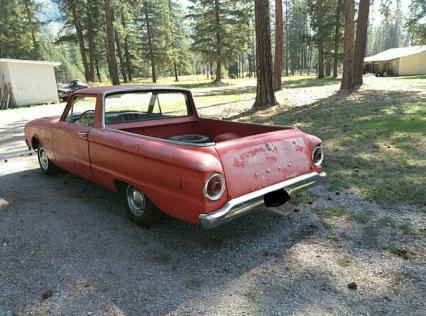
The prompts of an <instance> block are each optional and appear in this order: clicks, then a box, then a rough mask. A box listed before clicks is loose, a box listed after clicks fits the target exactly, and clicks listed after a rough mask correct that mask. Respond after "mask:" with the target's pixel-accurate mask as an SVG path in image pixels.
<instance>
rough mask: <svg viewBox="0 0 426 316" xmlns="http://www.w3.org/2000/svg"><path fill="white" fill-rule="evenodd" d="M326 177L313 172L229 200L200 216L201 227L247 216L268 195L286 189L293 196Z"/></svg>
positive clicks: (206, 227)
mask: <svg viewBox="0 0 426 316" xmlns="http://www.w3.org/2000/svg"><path fill="white" fill-rule="evenodd" d="M325 176H326V173H325V172H321V173H317V172H311V173H307V174H304V175H301V176H298V177H295V178H292V179H288V180H285V181H283V182H280V183H276V184H273V185H271V186H269V187H266V188H263V189H260V190H257V191H254V192H250V193H247V194H244V195H242V196H239V197H237V198H235V199H232V200H229V201H228V202H227V203H226V204H225V205H224V206H223V207H222V208H220V209H219V210H217V211H215V212H212V213H208V214H200V216H199V219H200V224H201V227H202V228H203V229H211V228H215V227H217V226H219V225H222V224H224V223H226V222H229V221H231V220H233V219H235V218H236V217H238V216H241V215H244V214H247V213H248V212H249V211H251V210H253V209H254V208H255V207H256V206H259V205H261V204H263V196H264V195H265V194H267V193H270V192H274V191H277V190H280V189H285V190H286V191H287V193H288V194H289V195H291V194H292V193H293V192H295V191H297V190H300V189H304V188H306V187H309V186H311V185H312V184H314V183H315V182H316V179H317V178H318V177H325Z"/></svg>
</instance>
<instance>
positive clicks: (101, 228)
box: [0, 156, 426, 315]
mask: <svg viewBox="0 0 426 316" xmlns="http://www.w3.org/2000/svg"><path fill="white" fill-rule="evenodd" d="M35 159H36V158H35V156H25V157H17V158H12V159H10V160H9V161H8V162H7V163H4V162H2V163H1V164H0V170H1V171H0V175H1V178H0V241H1V244H0V258H1V266H0V315H12V312H13V313H14V314H16V315H138V314H154V315H164V314H171V315H175V314H176V315H193V314H207V315H235V314H240V315H244V314H273V315H279V314H311V315H317V314H318V313H321V314H336V313H337V314H347V315H353V314H399V313H402V312H404V313H406V314H409V315H424V313H425V311H426V306H425V301H424V297H425V296H426V267H425V246H426V242H425V231H424V227H425V217H424V214H425V212H426V210H425V209H417V208H415V207H410V206H407V205H401V206H395V207H394V208H389V209H386V208H383V207H381V206H380V205H377V204H375V203H374V202H368V201H365V200H362V199H359V198H357V196H356V194H354V193H352V192H339V195H336V193H335V192H329V191H327V190H326V189H325V188H324V187H322V186H318V187H316V188H314V189H313V190H311V191H310V192H309V193H305V194H303V196H302V202H300V201H299V200H300V197H299V198H298V199H296V200H295V202H293V204H287V205H285V206H283V207H280V208H277V209H275V210H267V209H264V208H259V210H258V212H256V213H253V214H251V215H249V216H246V217H243V218H241V219H239V220H237V221H234V222H232V223H229V224H227V225H224V226H222V227H219V228H218V229H216V230H213V231H202V230H200V229H199V228H198V227H196V226H192V225H189V224H186V223H183V222H180V221H177V220H174V219H169V220H167V221H166V222H165V223H164V224H163V225H160V226H157V227H152V228H150V229H146V228H142V227H139V226H137V225H134V224H132V223H131V222H129V220H128V219H127V218H126V215H125V212H124V211H123V208H122V206H121V204H120V202H119V196H118V195H117V194H115V193H110V192H109V191H107V190H105V189H103V188H101V187H99V186H97V185H94V184H91V183H89V182H86V181H84V180H81V179H79V178H77V177H75V176H72V175H70V174H67V173H62V174H58V175H55V176H51V177H49V176H45V175H43V174H42V173H41V172H40V171H39V170H38V169H37V164H36V161H35ZM305 196H306V197H305ZM328 207H340V208H350V210H351V212H353V213H354V214H356V213H361V212H366V211H367V214H370V215H369V217H368V223H359V222H357V221H354V220H352V219H351V218H350V217H349V216H334V217H327V216H325V217H322V216H318V215H317V213H318V212H317V210H321V209H324V208H325V209H327V208H328ZM401 214H403V215H401ZM385 215H386V216H388V217H389V218H392V222H390V223H386V225H382V224H381V223H382V222H383V216H385ZM406 222H410V223H414V224H413V226H412V227H411V228H410V232H408V234H406V235H403V236H401V234H402V233H401V231H400V230H399V228H398V227H400V226H398V225H399V223H406ZM393 241H397V242H398V243H403V244H404V245H406V249H408V253H409V257H408V259H404V258H401V257H400V256H397V255H395V254H392V253H390V252H389V251H387V250H385V249H384V248H385V246H386V245H388V244H389V243H391V242H393ZM352 282H355V284H356V287H357V289H350V288H349V287H350V286H352V287H355V285H354V284H352V285H349V284H350V283H352ZM348 285H349V287H348ZM50 291H51V292H50ZM49 292H50V293H49ZM43 296H44V298H43ZM49 296H51V297H49Z"/></svg>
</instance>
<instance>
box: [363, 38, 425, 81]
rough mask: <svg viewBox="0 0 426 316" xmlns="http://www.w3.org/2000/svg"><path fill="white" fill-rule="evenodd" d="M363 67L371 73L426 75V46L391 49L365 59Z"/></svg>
mask: <svg viewBox="0 0 426 316" xmlns="http://www.w3.org/2000/svg"><path fill="white" fill-rule="evenodd" d="M364 67H365V68H366V70H367V71H370V72H373V73H386V74H387V75H396V76H408V75H424V74H426V45H423V46H410V47H400V48H391V49H388V50H385V51H383V52H381V53H379V54H377V55H374V56H370V57H366V58H365V59H364Z"/></svg>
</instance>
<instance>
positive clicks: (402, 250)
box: [385, 243, 410, 260]
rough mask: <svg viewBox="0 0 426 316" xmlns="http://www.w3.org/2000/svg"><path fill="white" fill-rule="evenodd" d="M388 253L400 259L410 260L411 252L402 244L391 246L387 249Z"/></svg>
mask: <svg viewBox="0 0 426 316" xmlns="http://www.w3.org/2000/svg"><path fill="white" fill-rule="evenodd" d="M385 249H386V250H387V251H389V252H390V253H393V254H394V255H397V256H398V257H401V258H403V259H406V260H407V259H409V258H410V252H409V250H408V249H407V247H405V246H403V245H400V244H395V243H393V244H389V245H387V246H386V247H385Z"/></svg>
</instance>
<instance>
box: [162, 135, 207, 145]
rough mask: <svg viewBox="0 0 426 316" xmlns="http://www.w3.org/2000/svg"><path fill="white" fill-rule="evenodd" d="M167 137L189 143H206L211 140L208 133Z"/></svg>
mask: <svg viewBox="0 0 426 316" xmlns="http://www.w3.org/2000/svg"><path fill="white" fill-rule="evenodd" d="M167 139H169V140H173V141H175V142H181V143H189V144H204V143H210V142H211V139H210V137H208V136H206V135H199V134H185V135H176V136H171V137H168V138H167Z"/></svg>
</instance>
